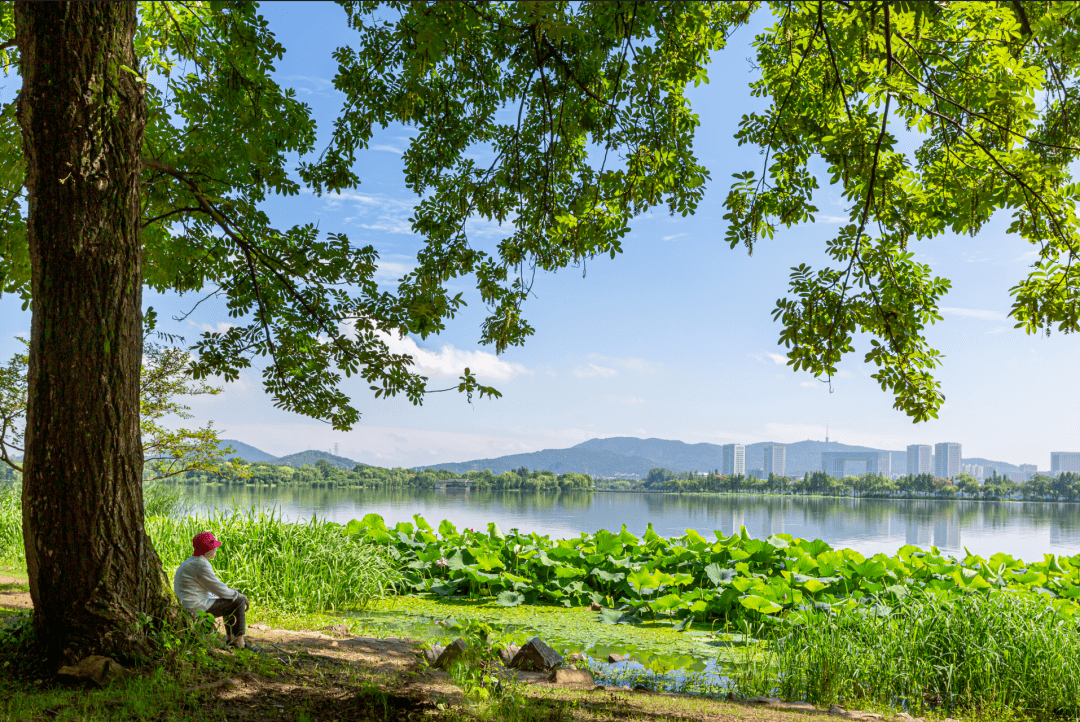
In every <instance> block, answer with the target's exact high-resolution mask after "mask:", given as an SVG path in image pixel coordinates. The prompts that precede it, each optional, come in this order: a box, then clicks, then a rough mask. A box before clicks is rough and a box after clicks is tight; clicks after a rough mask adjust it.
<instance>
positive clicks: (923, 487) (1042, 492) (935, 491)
mask: <svg viewBox="0 0 1080 722" xmlns="http://www.w3.org/2000/svg"><path fill="white" fill-rule="evenodd" d="M595 488H596V489H597V490H600V491H667V492H705V493H708V492H712V493H725V492H726V493H738V494H817V495H821V496H858V497H868V498H883V499H888V498H906V499H914V498H927V497H932V498H938V499H988V500H998V499H1022V500H1025V501H1080V475H1078V474H1073V473H1066V474H1062V475H1060V476H1057V477H1049V476H1040V475H1036V476H1033V477H1032V478H1031V479H1029V480H1027V481H1024V482H1019V483H1018V482H1015V481H1012V480H1010V479H1009V478H1007V477H1004V476H996V475H995V476H992V477H990V478H988V479H986V480H985V481H984V482H983V483H982V484H979V482H978V481H976V480H975V478H974V477H972V476H970V475H968V474H959V475H958V476H956V477H954V478H953V479H952V480H949V479H940V478H935V477H934V476H933V475H932V474H917V475H908V476H903V477H900V478H899V479H887V478H885V477H884V476H879V475H877V474H864V475H862V476H846V477H844V478H842V479H837V478H835V477H832V476H829V475H828V474H826V473H825V472H823V471H816V472H814V473H813V474H810V473H807V474H805V475H804V476H803V477H802V478H801V479H800V478H798V477H794V478H793V477H788V476H776V475H774V474H773V475H770V476H769V478H768V479H758V478H755V477H752V476H742V475H730V474H729V475H723V474H720V473H718V472H716V471H710V472H708V473H706V474H698V473H695V472H681V473H679V472H674V471H671V470H669V469H661V468H656V469H653V470H652V471H650V472H649V475H648V476H646V477H645V478H644V479H641V480H640V481H628V480H625V479H597V481H596V487H595Z"/></svg>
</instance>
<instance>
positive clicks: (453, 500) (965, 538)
mask: <svg viewBox="0 0 1080 722" xmlns="http://www.w3.org/2000/svg"><path fill="white" fill-rule="evenodd" d="M191 502H192V504H193V505H194V506H196V507H199V508H207V507H214V506H218V507H229V506H231V505H232V504H234V503H235V504H239V505H242V506H249V505H253V504H254V505H262V506H277V507H279V508H280V509H281V511H282V513H283V514H284V515H285V517H286V518H289V519H294V520H295V519H301V518H309V517H310V516H311V514H313V513H315V514H318V515H319V516H320V517H324V518H328V519H330V520H332V521H336V522H339V523H344V522H347V521H348V520H349V519H354V518H359V517H362V516H363V515H365V514H368V513H373V512H374V513H376V514H381V515H382V516H383V517H384V518H385V519H386V520H387V522H389V523H390V524H395V523H397V522H399V521H410V520H411V518H412V515H413V514H420V515H422V516H424V517H425V518H426V519H427V520H428V521H429V522H432V523H433V524H437V523H438V522H439V521H441V520H442V519H450V520H451V521H452V522H453V523H454V524H455V525H457V526H458V527H459V528H462V527H466V528H486V526H487V524H488V522H495V523H497V524H498V525H499V526H500V527H501V528H502V529H503V530H507V529H510V528H515V527H516V528H518V529H521V530H522V531H536V532H539V533H541V534H548V535H551V536H552V537H566V536H573V535H576V534H578V533H579V532H583V531H584V532H594V531H596V530H597V529H601V528H604V529H611V530H618V529H619V528H620V527H621V526H622V525H623V524H626V526H627V528H628V529H629V530H630V531H632V532H633V533H635V534H642V533H643V532H644V531H645V529H646V526H647V524H648V523H650V522H651V523H652V524H653V527H654V528H655V529H656V531H657V532H658V533H659V534H662V535H665V536H671V535H677V534H683V533H684V532H685V530H686V529H695V530H697V531H699V532H701V533H702V534H704V535H706V536H710V535H711V534H712V532H714V531H717V532H719V533H721V534H724V535H730V534H733V533H736V532H738V531H739V529H740V528H741V527H743V526H745V527H746V528H747V531H748V532H749V533H750V534H752V535H754V536H756V537H758V538H765V537H768V536H770V535H772V534H778V533H781V532H786V533H788V534H792V535H794V536H797V537H805V538H810V539H824V540H825V541H827V542H829V543H830V544H832V545H833V546H837V547H851V548H854V549H858V550H859V551H861V552H863V553H864V554H873V553H877V552H879V551H883V552H887V553H893V552H895V551H896V550H897V549H898V548H900V547H901V546H903V545H905V544H914V545H916V546H920V547H928V546H930V545H934V546H937V547H938V548H939V549H942V550H943V551H947V552H949V553H952V554H963V553H964V548H965V547H966V548H967V549H969V550H971V551H972V552H974V553H976V554H981V555H983V556H986V555H989V554H994V553H996V552H999V551H1004V552H1007V553H1009V554H1013V555H1014V556H1019V557H1021V558H1028V559H1030V558H1036V559H1037V558H1039V557H1040V556H1041V555H1042V554H1044V553H1055V554H1077V553H1080V505H1077V504H1058V503H1013V502H975V501H937V500H929V499H928V500H896V501H891V500H885V499H850V498H848V499H834V498H804V497H762V496H728V495H724V496H710V495H677V494H627V493H597V494H590V493H585V492H573V493H564V494H538V493H521V492H492V491H470V490H465V489H439V490H430V491H412V490H406V491H403V490H396V491H383V490H377V491H368V490H361V489H312V488H290V487H275V488H268V487H220V486H206V487H194V488H192V496H191Z"/></svg>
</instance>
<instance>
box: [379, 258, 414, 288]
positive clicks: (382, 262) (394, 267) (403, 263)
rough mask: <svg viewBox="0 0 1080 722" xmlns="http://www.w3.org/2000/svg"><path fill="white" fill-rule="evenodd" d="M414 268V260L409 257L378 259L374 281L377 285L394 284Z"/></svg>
mask: <svg viewBox="0 0 1080 722" xmlns="http://www.w3.org/2000/svg"><path fill="white" fill-rule="evenodd" d="M414 268H416V263H415V259H413V258H411V257H410V256H400V255H393V256H390V258H380V259H379V265H378V268H377V269H376V271H375V280H376V281H377V282H379V283H395V282H397V281H399V280H400V279H401V277H402V276H404V275H405V274H406V273H409V272H410V271H412V270H413V269H414Z"/></svg>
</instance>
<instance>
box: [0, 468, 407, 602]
mask: <svg viewBox="0 0 1080 722" xmlns="http://www.w3.org/2000/svg"><path fill="white" fill-rule="evenodd" d="M173 489H176V487H169V486H165V485H154V484H149V485H147V489H146V508H147V519H146V530H147V532H149V534H150V538H151V539H152V540H153V542H154V548H155V549H156V550H157V552H158V555H159V556H160V557H161V561H162V563H163V565H164V567H165V571H166V572H167V573H168V574H170V575H171V574H172V572H173V570H175V569H176V567H178V566H179V565H180V563H181V562H182V561H184V559H186V558H187V557H188V556H189V555H190V554H191V552H192V549H191V538H192V537H193V536H195V534H196V533H198V532H200V531H212V532H214V535H215V536H217V538H218V539H220V540H221V541H222V543H223V546H222V547H221V548H220V549H219V550H218V552H217V556H215V558H214V561H213V565H214V569H215V570H216V571H217V573H218V576H219V577H220V578H221V580H222V581H223V582H225V583H226V584H228V585H229V586H231V587H234V588H237V589H240V590H241V591H242V592H243V593H244V594H245V595H247V597H248V599H250V600H251V601H252V603H254V604H259V605H262V606H264V607H267V608H271V609H275V610H277V611H282V612H321V611H335V610H341V609H361V608H363V607H365V606H367V604H368V603H370V602H371V601H373V600H375V599H378V598H380V597H382V596H384V595H385V594H386V593H387V592H389V591H390V590H391V589H392V588H393V587H394V585H395V584H396V583H397V582H398V580H399V579H400V578H401V575H400V573H399V572H398V571H397V565H396V563H395V561H394V560H393V559H392V557H391V556H390V554H391V553H392V552H391V551H390V550H389V549H388V548H383V547H377V546H375V545H374V544H372V543H370V542H368V541H364V540H361V538H360V537H358V536H350V535H348V534H345V533H344V532H343V531H342V529H341V527H339V526H337V525H335V524H331V523H329V522H326V521H322V520H318V519H314V518H313V519H311V521H308V522H306V523H303V524H290V523H288V522H286V521H285V520H283V519H282V518H281V515H280V514H279V513H276V512H274V511H257V510H252V509H248V510H241V509H238V510H233V511H231V512H222V511H217V510H215V511H214V512H213V513H212V514H201V515H196V516H183V515H182V512H183V511H184V509H183V506H182V501H183V498H182V496H178V495H176V494H175V493H171V491H172V490H173ZM19 491H20V490H19V487H18V485H15V486H13V487H0V565H4V566H7V565H11V566H21V565H23V564H25V563H26V561H25V556H24V551H23V537H22V509H21V503H20V496H19Z"/></svg>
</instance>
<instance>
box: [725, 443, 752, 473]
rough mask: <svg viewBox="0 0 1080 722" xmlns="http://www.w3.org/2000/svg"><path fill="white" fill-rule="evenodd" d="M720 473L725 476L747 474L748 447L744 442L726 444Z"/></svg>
mask: <svg viewBox="0 0 1080 722" xmlns="http://www.w3.org/2000/svg"><path fill="white" fill-rule="evenodd" d="M721 449H722V451H723V459H722V461H721V468H720V473H721V474H723V475H725V476H733V475H734V476H745V475H746V447H745V446H743V445H742V444H724V445H723V446H722V447H721Z"/></svg>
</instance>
